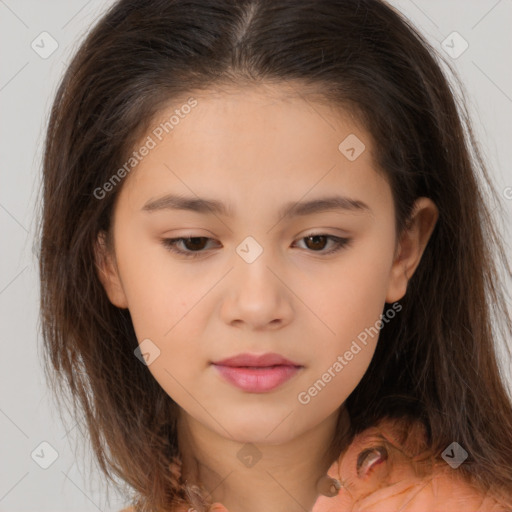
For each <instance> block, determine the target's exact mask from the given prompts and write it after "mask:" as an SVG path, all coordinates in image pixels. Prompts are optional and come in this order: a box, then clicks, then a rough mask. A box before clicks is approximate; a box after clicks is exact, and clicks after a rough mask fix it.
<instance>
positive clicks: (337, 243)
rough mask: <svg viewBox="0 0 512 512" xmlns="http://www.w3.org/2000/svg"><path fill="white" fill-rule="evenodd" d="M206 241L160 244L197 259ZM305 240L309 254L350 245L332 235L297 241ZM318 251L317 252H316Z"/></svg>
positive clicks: (180, 240) (195, 239)
mask: <svg viewBox="0 0 512 512" xmlns="http://www.w3.org/2000/svg"><path fill="white" fill-rule="evenodd" d="M208 240H213V238H208V237H205V236H197V237H181V238H164V239H163V240H162V244H163V245H164V247H166V248H167V249H168V250H169V251H171V252H174V253H177V254H181V255H183V256H185V257H187V258H188V257H191V258H197V257H198V256H201V254H202V253H204V252H206V251H204V246H205V242H206V241H208ZM302 240H305V241H306V244H310V248H313V249H315V250H313V251H311V252H321V253H322V254H332V253H334V252H337V251H339V250H341V249H342V248H343V247H345V246H347V245H349V244H350V241H351V239H350V238H341V237H338V236H334V235H326V234H323V233H313V234H310V235H306V236H305V237H302V238H300V239H299V241H302ZM328 241H331V242H332V243H333V245H334V247H331V249H328V250H326V251H322V249H324V248H325V247H324V246H325V245H326V243H327V242H328ZM178 244H183V246H184V247H185V250H183V249H180V248H178V247H177V246H178ZM318 249H319V250H318Z"/></svg>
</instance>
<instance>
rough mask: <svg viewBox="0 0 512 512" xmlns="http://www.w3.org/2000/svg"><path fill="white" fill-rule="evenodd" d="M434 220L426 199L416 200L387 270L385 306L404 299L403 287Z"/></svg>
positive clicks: (435, 216) (435, 213)
mask: <svg viewBox="0 0 512 512" xmlns="http://www.w3.org/2000/svg"><path fill="white" fill-rule="evenodd" d="M438 217H439V211H438V209H437V206H436V205H435V204H434V203H433V202H432V201H431V200H430V199H429V198H427V197H420V198H418V199H417V200H416V202H415V203H414V207H413V211H412V214H411V217H410V219H409V222H408V224H407V226H406V228H405V229H404V232H403V234H402V236H401V237H400V241H399V244H398V247H397V251H396V253H395V260H394V261H393V266H392V267H391V274H390V281H389V286H388V293H387V296H386V302H387V303H393V302H395V301H397V300H400V299H401V298H402V297H403V296H404V295H405V293H406V291H407V283H408V282H409V279H410V278H411V277H412V275H413V274H414V272H415V270H416V268H417V267H418V265H419V263H420V260H421V257H422V255H423V251H424V250H425V247H426V246H427V243H428V241H429V239H430V235H431V234H432V232H433V231H434V227H435V225H436V222H437V219H438Z"/></svg>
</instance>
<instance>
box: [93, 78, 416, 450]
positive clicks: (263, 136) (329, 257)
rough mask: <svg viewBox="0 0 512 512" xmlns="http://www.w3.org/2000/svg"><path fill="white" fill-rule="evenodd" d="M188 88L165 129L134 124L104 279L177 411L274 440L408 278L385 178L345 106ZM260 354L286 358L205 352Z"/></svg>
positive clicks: (332, 387)
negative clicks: (137, 139)
mask: <svg viewBox="0 0 512 512" xmlns="http://www.w3.org/2000/svg"><path fill="white" fill-rule="evenodd" d="M194 97H195V98H196V100H197V105H196V106H195V107H194V108H192V109H191V111H190V112H189V113H188V114H187V115H184V116H183V117H182V118H181V119H180V121H179V124H178V125H177V126H175V127H174V129H173V130H172V132H169V134H166V135H165V137H162V140H159V139H158V138H157V137H156V136H155V135H154V133H155V132H148V134H146V136H145V137H144V139H143V141H144V140H148V139H147V137H148V135H149V136H150V137H151V138H152V139H153V140H154V141H155V143H156V145H155V147H153V148H152V149H151V150H150V151H149V152H148V154H147V155H146V156H145V157H144V158H142V160H141V161H140V163H139V164H138V165H137V167H136V169H135V170H133V171H132V172H131V174H129V175H128V176H127V177H126V178H125V180H124V182H123V183H122V187H121V190H120V192H119V196H118V198H117V203H116V207H115V211H114V215H113V239H114V251H115V254H113V255H111V256H112V258H113V262H114V264H113V265H111V266H109V265H106V266H104V267H103V268H104V273H102V276H101V279H102V282H103V283H104V285H105V288H106V290H107V293H108V295H109V298H110V300H111V301H112V302H113V303H114V304H115V305H117V306H119V307H122V308H128V309H129V311H130V315H131V318H132V321H133V324H134V329H135V332H136V334H137V338H138V340H139V344H141V350H142V352H146V353H149V354H150V356H149V359H148V362H149V365H148V370H149V371H150V372H151V373H152V375H153V376H154V378H155V379H156V380H157V381H158V383H159V384H160V385H161V386H162V388H163V389H164V390H165V391H166V392H167V393H168V394H169V395H170V396H171V397H172V398H173V399H174V400H175V401H176V402H177V403H178V404H179V405H180V407H181V408H182V411H183V413H184V414H185V415H188V417H190V418H191V419H193V420H194V421H197V422H200V423H201V424H202V425H203V426H205V427H206V428H208V429H210V430H212V431H215V432H217V433H218V434H219V435H221V436H225V437H229V438H231V439H234V440H236V441H240V442H254V443H256V442H259V443H281V442H285V441H286V440H289V439H292V438H294V437H297V436H299V435H300V434H301V433H303V432H306V431H307V430H309V429H312V428H314V427H315V426H316V425H319V424H320V423H321V422H322V421H323V420H325V419H326V418H328V417H330V416H331V415H332V414H334V413H335V412H336V411H337V410H338V409H339V407H340V406H341V405H342V403H343V402H344V401H345V399H346V398H347V397H348V395H349V394H350V393H351V392H352V391H353V390H354V388H355V387H356V385H357V384H358V382H359V381H360V380H361V378H362V376H363V374H364V373H365V371H366V369H367V367H368V365H369V363H370V360H371V358H372V356H373V353H374V350H375V346H376V343H377V339H378V335H376V334H375V330H376V327H377V329H378V327H379V326H380V325H381V324H380V322H379V319H380V318H381V313H382V311H383V308H384V305H385V302H389V303H392V302H394V301H396V300H398V299H400V298H401V297H402V296H403V295H404V293H405V289H406V283H407V279H406V277H405V276H404V269H406V267H407V264H408V263H407V260H403V259H402V260H401V261H398V260H397V259H395V249H396V247H397V246H396V233H395V229H394V225H395V224H394V214H395V212H394V206H393V200H392V195H391V190H390V187H389V185H388V183H387V181H386V179H385V178H384V177H383V176H382V175H381V174H379V173H378V172H377V170H376V168H375V165H374V162H373V159H372V142H371V140H370V136H369V134H368V133H367V132H366V131H364V130H363V129H362V128H361V127H360V126H359V125H357V124H356V123H355V121H354V120H353V119H351V117H350V116H349V115H348V114H344V113H342V112H339V111H336V112H335V111H334V110H332V109H331V108H329V107H328V106H327V105H325V104H320V103H314V102H309V101H305V100H303V99H301V98H300V97H297V96H292V95H290V91H289V90H287V89H285V88H284V87H283V88H278V87H274V88H273V89H271V88H269V87H266V88H264V89H263V88H260V89H256V88H253V89H239V90H233V91H230V92H229V93H228V92H224V93H217V94H211V95H195V96H194ZM176 108H177V105H173V106H172V107H171V108H169V110H166V111H162V112H161V113H160V114H161V117H159V119H158V120H157V122H156V123H155V126H157V125H158V124H159V122H160V121H161V120H164V119H169V117H170V116H171V115H172V114H173V112H174V110H175V109H176ZM156 133H159V132H156ZM347 137H349V138H348V139H347ZM356 137H357V138H356ZM344 141H345V142H344ZM340 144H341V146H340ZM362 144H364V148H363V146H362ZM118 186H119V185H118ZM171 195H173V196H180V197H181V198H190V199H193V200H197V199H199V198H200V199H205V200H212V201H215V202H216V203H215V204H223V205H224V208H223V209H222V208H214V207H213V206H212V205H209V207H208V208H199V207H198V208H197V209H191V206H192V203H191V202H189V204H188V205H189V207H190V208H186V204H182V205H181V208H178V206H180V205H179V202H178V201H176V200H174V201H173V200H171V199H170V196H171ZM336 198H337V199H336ZM321 199H324V200H326V201H327V200H328V201H330V200H331V199H335V201H334V202H333V203H332V204H331V203H329V204H330V206H328V207H322V204H323V203H322V202H321V201H320V200H321ZM336 202H337V204H335V203H336ZM306 203H309V206H306ZM197 204H198V203H196V206H197ZM325 205H327V202H326V203H324V206H325ZM291 206H295V208H294V209H290V207H291ZM285 211H287V214H286V215H284V212H285ZM174 251H179V252H174ZM411 254H413V253H411ZM413 256H414V254H413ZM416 256H417V254H416ZM414 261H415V260H414V257H413V258H412V260H411V262H410V266H414ZM404 262H405V263H404ZM397 314H399V313H397ZM365 330H366V331H365ZM365 332H366V336H365V335H364V334H363V333H365ZM368 332H371V333H372V334H371V335H369V334H368ZM363 339H364V340H365V342H363V341H362V340H363ZM148 340H149V341H148ZM143 343H144V345H143ZM266 353H274V354H278V355H280V356H282V357H283V358H286V359H287V360H289V361H291V362H292V363H293V365H290V364H288V365H280V366H278V367H274V368H273V369H271V368H268V366H270V364H274V363H275V361H272V362H270V363H269V361H266V363H267V364H266V365H265V364H263V363H265V361H263V363H262V364H263V365H264V366H267V368H266V369H262V368H261V367H260V368H259V369H257V368H251V369H248V368H245V369H244V368H240V367H238V368H231V369H230V368H228V367H226V366H223V365H216V364H212V363H214V362H219V361H221V360H224V359H226V358H231V357H233V356H236V355H239V354H252V355H256V356H258V355H261V354H266ZM141 364H142V363H141ZM235 364H236V363H235ZM240 364H241V363H239V366H240ZM245 364H247V363H245ZM249 365H250V364H249Z"/></svg>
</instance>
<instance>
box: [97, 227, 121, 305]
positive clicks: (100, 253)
mask: <svg viewBox="0 0 512 512" xmlns="http://www.w3.org/2000/svg"><path fill="white" fill-rule="evenodd" d="M94 256H95V261H96V271H97V273H98V278H99V280H100V281H101V284H102V285H103V288H105V292H106V293H107V296H108V298H109V300H110V302H111V303H112V304H114V306H117V307H118V308H127V307H128V301H127V300H126V295H125V293H124V289H123V285H122V283H121V279H120V277H119V270H118V268H117V265H116V262H115V256H114V250H113V248H111V247H109V244H108V243H107V235H106V233H105V231H101V232H100V233H99V234H98V237H97V239H96V242H95V245H94Z"/></svg>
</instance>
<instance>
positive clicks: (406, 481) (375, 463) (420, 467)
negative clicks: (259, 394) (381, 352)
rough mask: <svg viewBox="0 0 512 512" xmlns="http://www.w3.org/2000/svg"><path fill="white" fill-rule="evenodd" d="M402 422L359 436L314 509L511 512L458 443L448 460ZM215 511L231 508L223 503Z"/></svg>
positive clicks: (510, 499)
mask: <svg viewBox="0 0 512 512" xmlns="http://www.w3.org/2000/svg"><path fill="white" fill-rule="evenodd" d="M403 425H404V424H402V423H401V422H400V420H391V419H385V420H382V421H381V422H379V424H378V425H376V426H374V427H370V428H368V429H366V430H364V431H363V432H361V433H360V434H358V435H356V436H355V437H354V439H353V441H352V443H351V444H350V445H349V446H348V447H347V448H346V449H345V450H344V451H343V453H342V454H341V456H340V457H339V459H338V460H337V461H335V462H334V463H333V464H332V466H331V467H330V468H329V471H328V473H327V474H328V476H330V477H332V478H336V479H337V480H339V481H340V482H341V484H342V485H341V488H340V489H339V490H338V492H337V494H336V495H335V496H333V497H327V496H324V495H320V496H319V497H318V499H317V501H316V502H315V505H314V507H313V509H312V511H311V512H383V511H400V512H441V511H442V512H462V511H463V512H512V490H510V491H509V493H508V494H502V495H496V494H491V493H490V492H482V491H480V490H478V489H476V488H475V487H473V486H471V485H470V484H469V483H468V482H467V481H466V480H465V479H463V478H462V476H461V474H460V473H459V472H458V471H457V468H456V466H457V464H458V463H459V460H458V459H457V455H458V452H457V450H458V447H455V451H453V450H450V451H448V452H447V455H446V460H448V462H445V461H444V460H438V459H436V458H435V457H434V456H431V455H428V454H427V452H426V450H425V448H426V444H425V439H426V437H425V429H424V427H423V425H422V424H421V423H417V424H415V425H414V426H413V427H412V428H409V429H407V430H405V429H404V426H403ZM462 453H463V452H462ZM452 455H453V456H454V458H453V460H450V458H451V456H452ZM462 463H463V462H462ZM189 509H190V507H184V508H182V509H180V510H178V511H177V512H187V511H188V510H189ZM210 510H211V511H212V512H213V511H215V512H229V511H228V509H227V508H226V507H224V506H223V505H222V504H220V503H213V504H212V506H211V507H210ZM121 512H134V510H133V508H128V509H125V510H123V511H121Z"/></svg>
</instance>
